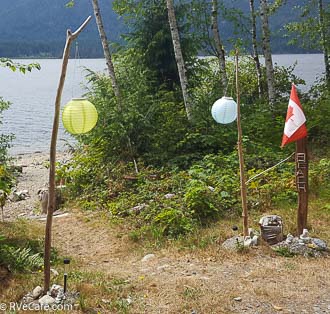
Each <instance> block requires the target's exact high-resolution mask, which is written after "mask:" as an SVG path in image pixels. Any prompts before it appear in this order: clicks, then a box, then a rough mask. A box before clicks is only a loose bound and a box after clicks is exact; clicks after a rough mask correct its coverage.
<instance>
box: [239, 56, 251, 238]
mask: <svg viewBox="0 0 330 314" xmlns="http://www.w3.org/2000/svg"><path fill="white" fill-rule="evenodd" d="M236 94H237V133H238V140H237V150H238V158H239V171H240V181H241V200H242V217H243V234H244V237H246V236H248V233H249V232H248V227H249V226H248V210H247V198H246V183H245V171H244V155H243V144H242V127H241V104H240V90H239V71H238V50H236Z"/></svg>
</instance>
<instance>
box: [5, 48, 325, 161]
mask: <svg viewBox="0 0 330 314" xmlns="http://www.w3.org/2000/svg"><path fill="white" fill-rule="evenodd" d="M273 60H274V63H277V64H278V65H283V66H291V65H293V64H294V63H295V62H297V66H296V68H295V72H294V73H295V74H296V75H298V76H299V77H301V78H303V79H304V80H305V81H306V84H307V86H308V87H309V86H311V85H312V84H313V82H314V81H315V80H316V79H317V78H318V77H320V76H321V75H322V73H323V72H324V63H323V56H322V55H321V54H312V55H274V56H273ZM17 61H18V62H22V63H30V62H38V63H39V64H40V65H41V70H40V71H37V70H35V71H32V73H27V74H25V75H23V74H21V73H18V72H15V73H14V72H12V71H10V70H9V69H5V68H1V69H0V71H1V75H0V96H1V97H3V98H4V99H5V100H8V101H10V102H11V103H12V105H11V107H10V109H9V110H7V111H6V112H5V113H4V115H3V119H2V121H3V124H2V125H0V134H1V133H5V134H8V133H14V134H15V136H16V138H15V140H14V141H13V143H12V144H13V147H12V148H11V149H10V153H11V154H12V155H16V154H21V153H32V152H35V151H42V152H45V151H48V149H49V143H50V138H51V128H52V124H53V115H54V102H55V96H56V90H57V85H58V81H59V76H60V70H61V60H59V59H49V60H47V59H43V60H17ZM105 67H106V65H105V61H104V60H103V59H80V60H78V61H76V60H70V61H69V66H68V72H67V78H66V82H65V86H64V91H63V96H62V105H64V104H66V103H67V102H68V101H69V100H70V99H71V98H73V97H74V98H77V97H80V96H82V95H83V94H84V93H85V91H86V90H85V88H84V87H83V86H84V85H85V84H86V81H85V79H84V76H85V74H86V71H85V70H84V68H88V69H91V70H93V71H105ZM308 87H304V86H301V88H302V89H305V90H306V89H307V88H308ZM66 141H67V142H69V143H73V142H74V141H73V138H72V137H71V136H70V135H69V134H67V133H65V132H64V130H63V127H62V125H61V123H60V130H59V136H58V150H63V149H64V148H65V142H66Z"/></svg>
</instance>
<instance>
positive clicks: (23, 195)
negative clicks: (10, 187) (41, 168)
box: [11, 190, 30, 202]
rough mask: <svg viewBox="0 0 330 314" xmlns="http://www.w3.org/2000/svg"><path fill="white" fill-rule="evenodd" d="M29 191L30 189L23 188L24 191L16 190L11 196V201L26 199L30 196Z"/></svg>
mask: <svg viewBox="0 0 330 314" xmlns="http://www.w3.org/2000/svg"><path fill="white" fill-rule="evenodd" d="M29 197H30V195H29V191H28V190H23V191H14V192H13V194H12V196H11V201H12V202H19V201H24V200H26V199H27V198H29Z"/></svg>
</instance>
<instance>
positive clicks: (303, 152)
mask: <svg viewBox="0 0 330 314" xmlns="http://www.w3.org/2000/svg"><path fill="white" fill-rule="evenodd" d="M295 160H296V186H297V190H298V212H297V232H298V235H299V234H302V232H303V229H305V228H306V227H307V214H308V155H307V137H304V138H302V139H300V140H298V141H297V142H296V158H295Z"/></svg>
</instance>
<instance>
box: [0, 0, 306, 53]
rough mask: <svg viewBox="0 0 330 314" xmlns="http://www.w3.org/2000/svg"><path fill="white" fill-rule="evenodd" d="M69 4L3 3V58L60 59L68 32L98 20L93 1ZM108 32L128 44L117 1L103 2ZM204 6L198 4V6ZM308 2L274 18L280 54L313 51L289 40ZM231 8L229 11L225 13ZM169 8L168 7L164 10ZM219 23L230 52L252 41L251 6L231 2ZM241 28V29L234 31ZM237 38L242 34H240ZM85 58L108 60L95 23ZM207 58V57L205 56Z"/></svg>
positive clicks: (59, 0)
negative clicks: (239, 41) (237, 42)
mask: <svg viewBox="0 0 330 314" xmlns="http://www.w3.org/2000/svg"><path fill="white" fill-rule="evenodd" d="M68 2H69V1H68V0H56V1H54V0H43V1H38V0H25V1H14V2H13V1H11V0H2V1H1V10H0V30H1V31H0V56H6V57H30V56H36V57H60V56H61V53H62V48H63V45H64V38H65V32H66V29H67V28H75V27H76V26H77V25H79V24H80V23H81V22H82V21H83V20H84V19H85V18H86V16H88V15H93V11H92V4H91V1H87V0H77V1H76V2H75V6H74V7H73V8H67V7H66V4H67V3H68ZM99 2H100V7H101V11H102V15H103V19H104V24H105V29H106V32H107V34H108V38H109V40H111V41H115V42H123V40H122V39H121V35H123V34H124V33H125V32H126V30H127V27H125V25H124V21H123V18H120V17H119V15H117V14H116V13H115V12H114V11H113V8H112V5H113V1H112V0H100V1H99ZM197 2H198V1H197ZM297 4H302V1H298V0H290V1H286V3H285V4H284V5H283V6H282V7H281V8H279V10H278V11H277V12H275V13H274V15H272V16H271V18H270V23H271V28H272V31H273V38H272V45H273V52H274V53H284V52H300V53H301V52H307V51H306V50H302V49H301V48H299V47H295V46H289V45H288V44H287V41H288V39H287V38H284V32H283V26H284V25H285V24H286V23H288V22H290V21H293V20H295V19H296V18H297V17H298V12H297V10H296V9H295V6H296V5H297ZM225 8H226V9H225ZM164 9H165V8H164ZM220 9H221V15H220V16H219V22H220V26H221V32H222V33H223V37H224V39H225V44H226V46H227V47H229V46H230V45H231V39H232V37H233V36H237V33H239V34H240V35H242V31H243V32H245V33H246V36H247V37H248V36H249V35H248V31H249V25H248V22H247V18H246V17H244V16H242V14H241V13H240V12H239V11H240V10H241V11H242V12H243V13H244V15H248V14H249V1H241V0H234V1H231V0H225V1H223V6H222V4H221V8H220ZM233 24H236V30H235V27H233V26H234V25H233ZM235 33H236V34H235ZM79 41H80V43H81V45H80V52H81V55H82V57H102V56H103V54H102V47H101V44H100V42H99V39H98V34H97V29H96V24H95V21H93V23H91V25H89V27H88V28H87V29H86V31H85V33H84V34H82V36H81V38H80V39H79ZM201 53H203V52H201Z"/></svg>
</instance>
